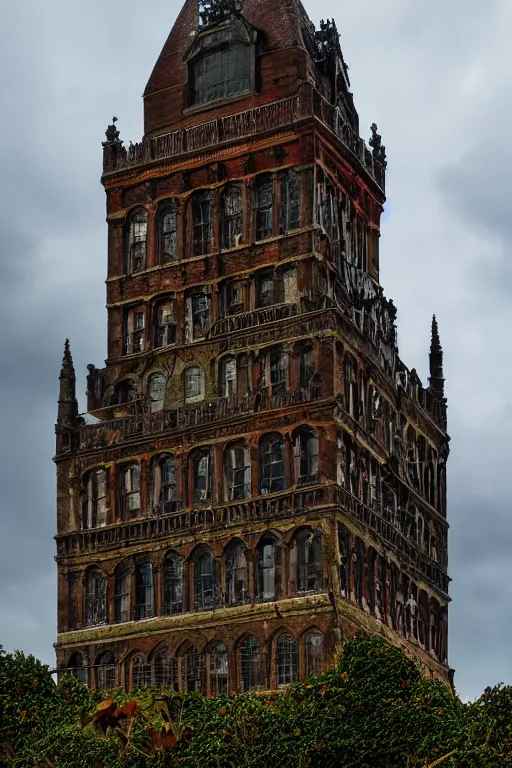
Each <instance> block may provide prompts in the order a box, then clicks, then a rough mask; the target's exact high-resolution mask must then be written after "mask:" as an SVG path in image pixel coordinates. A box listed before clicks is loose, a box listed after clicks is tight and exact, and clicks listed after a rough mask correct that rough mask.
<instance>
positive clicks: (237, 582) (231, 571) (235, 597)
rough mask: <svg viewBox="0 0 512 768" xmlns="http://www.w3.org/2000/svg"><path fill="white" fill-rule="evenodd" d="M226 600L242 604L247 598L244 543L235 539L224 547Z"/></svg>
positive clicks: (229, 603)
mask: <svg viewBox="0 0 512 768" xmlns="http://www.w3.org/2000/svg"><path fill="white" fill-rule="evenodd" d="M225 558H226V602H227V604H228V605H243V604H244V603H246V602H247V601H248V599H249V578H248V573H247V555H246V549H245V546H244V544H242V542H241V541H237V540H236V539H235V540H234V541H232V542H231V543H230V544H229V545H228V547H227V549H226V555H225Z"/></svg>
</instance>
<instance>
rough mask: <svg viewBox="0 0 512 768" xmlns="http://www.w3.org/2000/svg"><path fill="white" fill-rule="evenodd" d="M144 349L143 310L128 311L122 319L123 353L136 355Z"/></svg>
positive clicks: (144, 320)
mask: <svg viewBox="0 0 512 768" xmlns="http://www.w3.org/2000/svg"><path fill="white" fill-rule="evenodd" d="M145 348H146V315H145V312H144V309H140V308H137V309H130V310H128V312H126V314H125V317H124V333H123V352H124V354H125V355H137V354H139V352H144V351H145Z"/></svg>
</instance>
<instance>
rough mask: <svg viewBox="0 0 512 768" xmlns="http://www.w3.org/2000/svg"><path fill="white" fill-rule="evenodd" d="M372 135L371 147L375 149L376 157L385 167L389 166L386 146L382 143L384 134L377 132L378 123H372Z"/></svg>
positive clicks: (374, 155) (374, 154)
mask: <svg viewBox="0 0 512 768" xmlns="http://www.w3.org/2000/svg"><path fill="white" fill-rule="evenodd" d="M370 130H371V132H372V137H371V139H370V141H369V144H370V147H371V148H372V150H373V157H374V159H375V160H376V161H377V162H378V163H380V165H382V167H383V168H387V165H388V161H387V156H386V147H385V146H384V145H383V144H382V136H381V135H380V134H379V133H377V130H378V128H377V124H376V123H372V124H371V126H370Z"/></svg>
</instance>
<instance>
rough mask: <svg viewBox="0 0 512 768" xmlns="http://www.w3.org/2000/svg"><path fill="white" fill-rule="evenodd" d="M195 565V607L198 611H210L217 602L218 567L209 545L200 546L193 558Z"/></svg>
mask: <svg viewBox="0 0 512 768" xmlns="http://www.w3.org/2000/svg"><path fill="white" fill-rule="evenodd" d="M192 562H193V565H194V608H195V610H196V611H210V610H212V608H214V607H215V603H216V599H215V597H216V592H217V589H216V583H215V581H216V579H215V577H216V573H215V572H216V568H215V558H214V556H213V552H212V551H211V549H209V547H200V548H199V549H198V550H196V553H195V555H194V557H193V559H192Z"/></svg>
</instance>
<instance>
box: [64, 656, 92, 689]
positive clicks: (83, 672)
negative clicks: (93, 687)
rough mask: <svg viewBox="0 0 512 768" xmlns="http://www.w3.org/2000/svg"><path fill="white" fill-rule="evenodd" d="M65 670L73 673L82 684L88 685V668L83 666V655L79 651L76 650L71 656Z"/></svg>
mask: <svg viewBox="0 0 512 768" xmlns="http://www.w3.org/2000/svg"><path fill="white" fill-rule="evenodd" d="M66 671H67V672H68V673H69V674H71V675H73V677H76V679H77V680H78V681H79V682H80V683H83V685H88V683H89V670H88V669H87V667H86V666H85V662H84V657H83V656H82V654H81V653H78V652H77V653H74V654H73V655H72V656H71V658H70V660H69V662H68V666H67V670H66Z"/></svg>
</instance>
